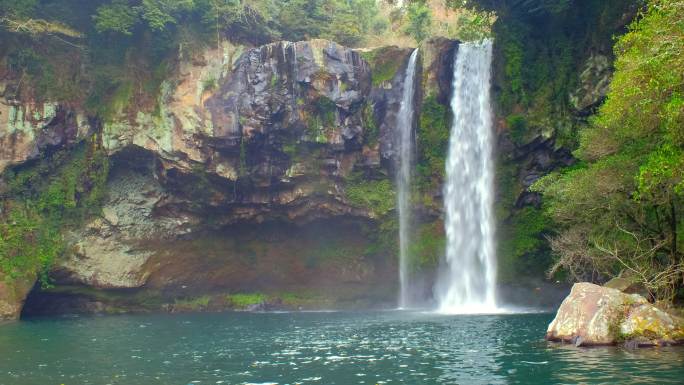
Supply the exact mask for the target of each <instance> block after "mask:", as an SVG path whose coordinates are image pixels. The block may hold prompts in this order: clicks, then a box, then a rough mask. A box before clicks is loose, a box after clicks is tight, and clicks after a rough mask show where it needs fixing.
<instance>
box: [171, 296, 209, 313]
mask: <svg viewBox="0 0 684 385" xmlns="http://www.w3.org/2000/svg"><path fill="white" fill-rule="evenodd" d="M210 301H211V296H209V295H203V296H200V297H195V298H183V299H176V300H175V302H174V308H176V309H178V310H183V311H200V310H206V308H207V307H208V306H209V302H210Z"/></svg>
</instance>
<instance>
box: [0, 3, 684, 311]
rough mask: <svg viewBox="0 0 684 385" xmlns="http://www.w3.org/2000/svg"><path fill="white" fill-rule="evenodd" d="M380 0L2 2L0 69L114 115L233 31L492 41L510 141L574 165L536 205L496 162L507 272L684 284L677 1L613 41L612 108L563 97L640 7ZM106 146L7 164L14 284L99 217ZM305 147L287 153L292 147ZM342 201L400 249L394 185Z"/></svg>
mask: <svg viewBox="0 0 684 385" xmlns="http://www.w3.org/2000/svg"><path fill="white" fill-rule="evenodd" d="M387 3H392V2H391V1H389V2H376V1H375V0H280V1H279V0H0V39H1V40H2V42H3V43H2V44H0V56H1V57H2V58H3V60H1V61H0V74H2V75H3V76H4V77H5V78H6V79H8V80H10V82H9V83H10V84H11V87H8V88H7V89H6V90H5V95H6V96H7V97H8V98H13V99H17V100H35V101H43V100H59V101H60V102H62V103H64V104H65V105H73V106H77V107H82V108H84V109H85V111H86V112H87V113H88V114H90V115H91V116H93V117H97V118H99V119H102V120H108V119H111V118H113V116H114V115H115V114H117V113H120V112H121V111H122V110H124V109H125V108H124V107H126V106H128V105H135V106H136V108H146V107H150V106H151V105H153V104H154V101H155V99H156V94H157V93H158V92H159V88H160V86H161V84H162V81H163V80H164V79H166V78H167V77H168V75H169V74H170V73H172V71H174V70H175V67H174V66H175V65H176V64H177V63H176V62H177V60H178V59H179V57H181V58H182V57H188V56H192V55H193V54H194V53H195V52H197V51H199V50H202V49H206V48H213V47H215V46H218V45H220V44H222V43H223V42H230V43H231V44H235V45H247V46H249V45H257V44H263V43H268V42H271V41H275V40H280V39H286V40H303V39H312V38H326V39H331V40H335V41H337V42H339V43H342V44H345V45H349V46H354V47H362V46H375V45H387V44H400V45H401V44H404V45H412V46H413V45H415V44H416V43H417V42H419V41H421V40H423V39H426V38H428V37H430V36H435V35H442V36H447V37H451V38H461V39H466V40H467V39H479V38H482V37H485V36H489V35H490V34H493V35H494V36H495V38H496V57H497V62H496V63H495V77H496V83H497V85H498V87H497V88H496V89H495V92H496V96H497V113H498V115H499V116H500V117H501V118H502V122H503V123H502V126H503V128H505V129H506V130H507V133H508V136H509V138H510V139H511V142H512V145H513V147H515V149H516V150H517V149H520V148H522V147H524V146H525V145H528V144H529V143H530V142H531V141H532V140H534V139H536V138H543V139H544V140H552V141H553V145H554V146H555V147H556V148H557V149H561V148H563V149H566V150H568V151H573V153H572V154H573V155H574V157H575V158H576V159H577V163H576V164H575V165H574V166H573V167H571V168H567V169H563V170H558V171H557V172H554V173H553V174H552V175H550V176H547V177H545V178H543V179H542V180H541V181H539V182H538V183H536V184H535V185H534V187H533V192H537V193H539V194H543V197H544V199H543V202H544V206H543V207H536V206H534V205H524V204H519V202H516V198H517V197H518V196H520V194H521V193H522V192H524V191H525V186H523V185H522V184H521V183H520V181H519V179H518V177H519V171H520V170H518V169H516V165H515V164H514V163H515V159H513V157H512V156H510V157H502V158H501V159H499V163H500V164H499V168H498V170H497V171H498V181H497V182H498V190H499V196H498V198H499V199H498V205H499V207H498V210H497V213H498V218H499V220H500V222H501V223H502V226H501V229H502V230H501V231H500V234H499V235H500V239H501V242H500V248H499V255H500V258H501V260H502V267H503V274H502V275H503V276H504V278H505V279H514V278H513V277H517V276H518V275H519V274H521V273H523V274H529V275H540V274H542V273H543V272H544V271H545V270H547V269H550V271H551V273H552V274H556V276H557V277H559V276H561V275H563V274H565V275H567V276H568V277H569V278H571V279H577V280H596V281H604V280H606V279H608V278H610V277H613V276H616V275H620V274H622V275H629V276H630V277H633V278H634V279H635V280H637V281H639V282H641V283H643V284H644V285H645V286H646V287H647V288H648V289H649V290H650V291H651V293H652V294H653V296H654V297H657V298H664V299H671V298H672V297H673V296H676V295H680V296H681V295H682V293H681V288H682V286H683V283H684V251H683V250H684V244H682V243H683V242H684V230H683V229H684V226H683V225H684V223H683V219H682V218H683V215H684V213H682V210H683V208H682V204H683V203H684V202H683V195H684V182H683V180H682V172H683V171H682V170H684V153H683V149H684V131H683V130H684V74H683V72H682V70H681V69H682V68H684V32H683V31H684V17H683V16H684V2H682V0H650V1H649V2H648V8H647V10H645V11H644V12H643V13H642V14H640V15H639V17H638V18H637V20H636V21H635V22H634V23H633V24H631V26H630V28H629V30H628V31H627V33H626V34H624V36H622V37H620V38H619V40H618V41H617V45H616V46H615V48H614V56H615V59H616V61H615V69H616V72H615V77H614V79H613V81H612V85H611V91H610V93H609V95H608V97H607V100H606V102H605V103H604V104H603V105H601V107H600V108H598V110H596V108H597V106H591V107H590V108H589V109H588V110H586V111H581V112H580V111H576V110H573V106H572V102H571V100H570V99H571V98H570V95H571V93H572V91H573V90H574V89H575V88H576V87H577V85H578V84H577V82H578V73H579V72H580V67H581V65H582V64H583V63H584V62H585V61H586V59H587V58H588V56H589V55H590V54H591V53H594V52H600V53H607V54H608V55H610V52H606V51H610V47H612V46H613V43H614V41H613V39H612V37H613V35H618V34H621V33H623V32H625V31H623V30H621V26H622V25H623V24H624V23H625V22H626V20H625V17H627V19H630V18H631V16H630V15H632V13H630V12H632V11H633V10H635V9H637V8H639V7H640V6H642V5H643V3H642V2H641V1H638V0H477V1H465V0H445V1H436V0H435V1H432V0H414V1H407V2H406V5H405V6H404V7H403V8H400V9H397V8H393V7H391V6H389V5H388V4H387ZM472 6H477V9H472V8H470V7H472ZM397 36H399V37H397ZM401 39H407V40H401ZM407 41H408V43H407ZM363 55H364V57H365V58H366V59H367V60H368V61H369V62H370V63H371V64H372V66H373V68H374V73H373V80H372V81H373V84H374V85H375V86H379V85H381V84H382V83H384V82H387V81H388V80H391V79H392V77H393V76H394V75H395V74H396V71H398V69H399V68H400V65H401V63H400V62H398V61H394V60H388V59H387V57H386V55H384V51H383V49H382V48H381V49H376V50H369V51H367V52H365V53H364V54H363ZM209 86H211V85H208V87H209ZM214 86H215V85H214ZM328 102H329V101H326V100H320V102H319V103H317V104H316V105H315V106H312V108H313V109H316V112H317V114H312V119H311V121H310V122H308V123H309V129H311V131H312V132H311V133H312V135H316V133H318V134H320V132H321V131H322V130H324V129H325V128H326V127H327V126H328V125H329V124H331V123H330V121H331V119H330V118H329V116H327V115H326V113H325V112H326V111H328V110H329V109H328V107H326V103H328ZM328 104H329V103H328ZM421 110H422V114H421V116H420V119H419V127H418V135H417V140H418V147H419V149H418V154H417V155H418V165H417V170H416V174H417V175H416V176H417V178H416V179H417V184H418V189H420V190H421V191H422V192H425V191H435V190H438V189H439V185H440V183H441V179H442V178H443V170H444V156H445V154H446V143H447V141H448V135H449V132H448V120H449V112H448V107H447V106H445V105H443V104H440V103H439V102H437V100H436V97H435V96H434V95H432V94H429V93H428V94H427V95H424V100H423V104H422V109H421ZM594 113H596V115H595V116H593V117H591V118H589V119H587V115H591V114H594ZM366 115H368V116H366ZM370 115H372V106H370V105H367V106H365V109H364V120H365V122H366V123H367V127H366V128H367V133H366V135H367V138H366V142H367V144H372V145H374V144H376V143H377V140H378V132H377V131H378V128H377V122H374V121H373V118H372V116H370ZM333 121H334V119H333ZM321 140H323V139H321ZM99 146H100V144H99V143H98V138H97V136H95V137H94V138H93V139H92V141H89V142H88V143H84V144H81V145H80V146H77V147H76V148H75V149H70V150H68V151H66V150H65V151H63V152H56V153H50V154H45V156H44V157H43V158H42V159H39V160H37V161H36V162H35V163H32V164H27V165H25V166H22V167H20V168H15V169H12V170H10V171H8V172H7V173H6V174H5V175H4V180H5V181H6V185H3V186H2V190H1V191H0V195H1V196H0V197H1V198H2V207H1V209H2V211H1V214H0V217H1V219H2V220H0V235H1V237H0V271H2V272H4V273H5V274H6V275H7V276H9V277H12V278H18V277H23V276H27V275H31V274H35V273H39V272H41V271H45V269H46V268H48V267H49V266H50V265H51V264H52V263H53V261H54V259H55V257H56V256H57V255H59V253H61V251H62V249H63V248H64V242H63V239H62V231H63V230H64V229H65V228H68V227H69V226H70V225H73V226H75V225H78V224H79V223H80V222H82V221H83V219H84V218H86V217H87V216H88V215H91V214H93V213H95V212H97V210H98V207H99V205H100V201H101V199H102V196H103V194H104V192H103V191H102V189H103V183H104V181H105V179H106V175H107V173H106V171H107V161H106V158H105V157H104V155H103V154H102V151H101V149H100V148H99ZM297 151H299V149H298V148H296V147H294V146H291V148H290V147H288V149H287V152H288V155H290V156H291V157H293V158H294V157H296V156H297V153H296V152H297ZM244 172H245V171H244V170H240V173H241V174H242V173H244ZM346 194H347V195H348V196H347V198H348V200H349V202H351V203H352V204H353V205H354V206H357V207H360V208H366V209H368V210H369V211H370V212H372V213H373V214H374V215H375V216H376V217H377V218H378V219H379V223H381V225H380V227H381V228H380V231H379V235H378V240H377V242H376V246H377V247H376V248H377V249H381V248H382V249H389V248H392V247H396V239H395V238H396V236H395V235H396V227H397V223H396V218H394V215H393V212H392V208H393V206H392V205H393V198H392V197H393V195H394V191H393V188H392V184H391V182H390V181H389V179H386V178H385V179H381V178H378V179H377V180H372V181H371V182H369V181H368V180H367V178H365V176H361V175H358V174H354V175H352V177H350V178H349V180H348V181H347V184H346ZM416 195H420V197H419V198H418V199H414V201H416V203H419V204H422V205H423V206H425V207H431V206H434V205H435V204H436V203H435V202H432V201H431V199H432V196H431V195H429V194H416ZM438 224H439V222H430V223H426V224H420V225H419V226H417V227H418V234H416V237H415V238H416V239H415V240H414V241H415V242H414V245H413V247H412V250H411V253H412V254H413V255H414V259H415V265H416V268H421V267H433V266H435V265H436V264H437V259H436V258H437V257H438V255H439V253H440V250H442V249H443V247H444V245H443V242H444V239H443V237H444V235H443V233H442V229H441V227H440V226H439V225H438ZM547 238H548V239H550V242H548V241H547ZM550 249H552V250H553V252H554V253H555V257H556V259H553V257H552V254H551V253H550ZM374 251H377V250H370V252H374Z"/></svg>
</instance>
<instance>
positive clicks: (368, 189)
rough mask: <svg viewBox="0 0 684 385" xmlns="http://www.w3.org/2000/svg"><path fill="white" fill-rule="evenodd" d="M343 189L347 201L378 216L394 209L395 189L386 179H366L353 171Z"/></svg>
mask: <svg viewBox="0 0 684 385" xmlns="http://www.w3.org/2000/svg"><path fill="white" fill-rule="evenodd" d="M345 191H346V197H347V200H348V201H349V203H351V204H352V205H354V206H356V207H360V208H366V209H368V210H370V211H371V212H372V213H373V214H375V215H376V216H378V217H381V216H384V215H386V214H387V213H389V212H390V211H392V210H393V209H394V205H395V191H394V186H393V184H392V182H390V181H389V180H388V179H380V180H368V179H364V178H363V175H362V174H360V173H355V174H353V175H351V176H350V177H349V178H348V179H347V184H346V187H345Z"/></svg>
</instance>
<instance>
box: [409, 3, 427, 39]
mask: <svg viewBox="0 0 684 385" xmlns="http://www.w3.org/2000/svg"><path fill="white" fill-rule="evenodd" d="M406 15H407V17H408V25H407V26H406V30H405V31H406V33H408V34H409V35H411V36H412V37H413V38H414V39H416V41H418V42H421V41H423V40H424V39H425V38H427V37H428V36H429V35H430V33H429V32H430V25H431V24H432V11H431V10H430V7H428V5H427V4H425V3H424V2H414V3H411V4H409V6H408V10H407V13H406Z"/></svg>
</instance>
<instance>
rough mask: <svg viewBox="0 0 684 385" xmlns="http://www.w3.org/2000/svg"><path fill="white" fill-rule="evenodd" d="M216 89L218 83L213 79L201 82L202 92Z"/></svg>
mask: <svg viewBox="0 0 684 385" xmlns="http://www.w3.org/2000/svg"><path fill="white" fill-rule="evenodd" d="M216 88H218V81H217V80H216V79H215V78H210V79H206V80H204V81H203V82H202V91H203V92H204V91H213V90H215V89H216Z"/></svg>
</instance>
